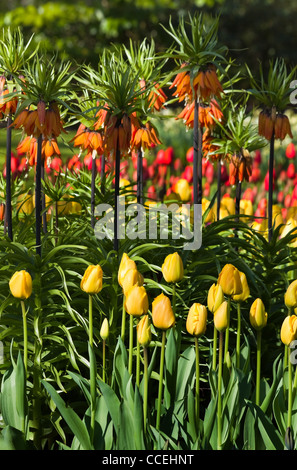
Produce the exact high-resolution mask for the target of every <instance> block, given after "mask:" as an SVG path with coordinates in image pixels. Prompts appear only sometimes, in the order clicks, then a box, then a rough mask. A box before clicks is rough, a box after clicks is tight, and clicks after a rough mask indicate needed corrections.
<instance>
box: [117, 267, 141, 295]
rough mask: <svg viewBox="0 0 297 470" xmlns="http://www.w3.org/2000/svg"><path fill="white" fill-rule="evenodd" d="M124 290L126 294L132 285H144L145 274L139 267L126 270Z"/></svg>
mask: <svg viewBox="0 0 297 470" xmlns="http://www.w3.org/2000/svg"><path fill="white" fill-rule="evenodd" d="M122 284H123V285H122V287H123V292H124V294H125V295H126V293H127V292H128V290H129V289H130V287H132V286H135V285H137V286H142V285H143V276H142V275H141V274H140V272H139V271H138V270H137V269H128V271H127V272H126V274H125V276H124V278H123V282H122Z"/></svg>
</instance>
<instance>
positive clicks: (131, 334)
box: [129, 315, 133, 375]
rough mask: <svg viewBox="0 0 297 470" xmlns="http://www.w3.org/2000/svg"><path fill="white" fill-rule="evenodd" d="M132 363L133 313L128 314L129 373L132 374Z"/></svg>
mask: <svg viewBox="0 0 297 470" xmlns="http://www.w3.org/2000/svg"><path fill="white" fill-rule="evenodd" d="M132 363H133V315H130V332H129V374H130V375H131V374H132Z"/></svg>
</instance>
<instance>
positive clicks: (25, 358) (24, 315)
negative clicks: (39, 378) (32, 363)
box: [21, 300, 28, 375]
mask: <svg viewBox="0 0 297 470" xmlns="http://www.w3.org/2000/svg"><path fill="white" fill-rule="evenodd" d="M21 307H22V316H23V336H24V367H25V374H26V375H27V368H28V328H27V314H26V307H25V302H24V301H23V300H21Z"/></svg>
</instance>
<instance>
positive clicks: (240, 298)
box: [232, 272, 250, 302]
mask: <svg viewBox="0 0 297 470" xmlns="http://www.w3.org/2000/svg"><path fill="white" fill-rule="evenodd" d="M239 274H240V280H241V286H242V292H241V294H235V295H233V296H232V299H233V300H234V301H235V302H244V301H245V300H246V299H247V298H248V297H249V296H250V288H249V285H248V282H247V278H246V275H245V274H244V273H242V272H239Z"/></svg>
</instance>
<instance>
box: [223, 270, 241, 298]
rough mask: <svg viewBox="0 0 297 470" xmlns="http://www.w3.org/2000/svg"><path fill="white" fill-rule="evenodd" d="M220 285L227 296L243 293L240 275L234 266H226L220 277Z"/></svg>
mask: <svg viewBox="0 0 297 470" xmlns="http://www.w3.org/2000/svg"><path fill="white" fill-rule="evenodd" d="M218 284H220V285H221V287H222V289H223V292H224V294H225V295H235V294H241V293H242V285H241V280H240V274H239V271H238V269H237V268H235V266H233V264H226V265H225V266H224V267H223V269H222V271H221V272H220V274H219V277H218Z"/></svg>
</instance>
